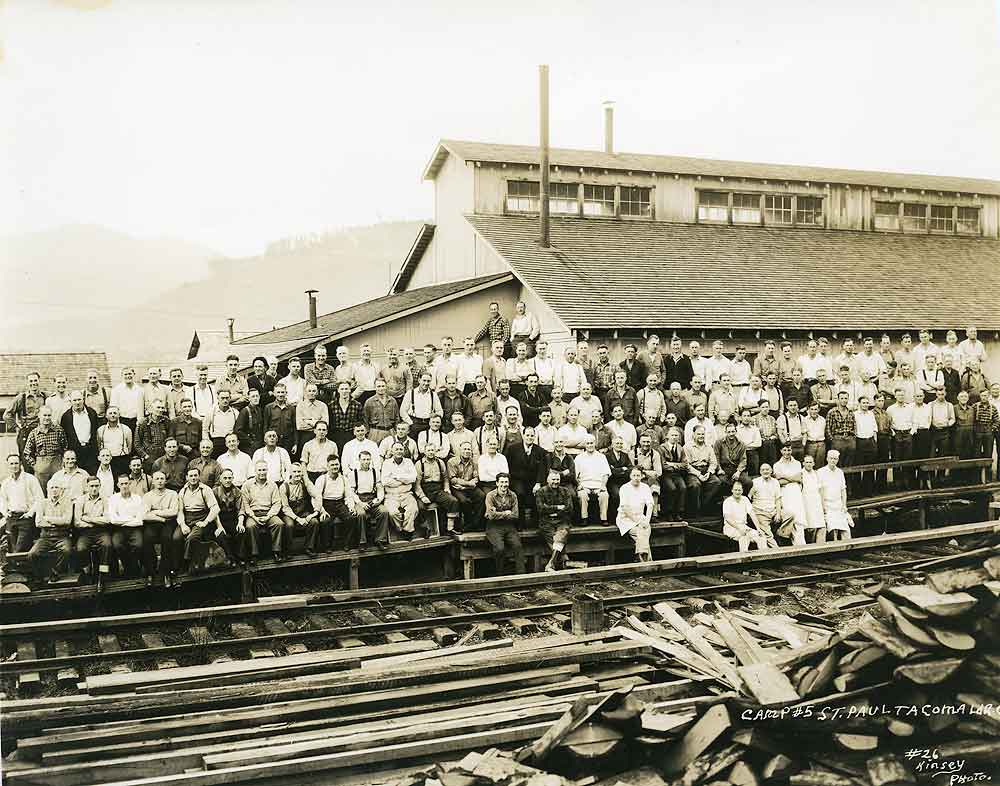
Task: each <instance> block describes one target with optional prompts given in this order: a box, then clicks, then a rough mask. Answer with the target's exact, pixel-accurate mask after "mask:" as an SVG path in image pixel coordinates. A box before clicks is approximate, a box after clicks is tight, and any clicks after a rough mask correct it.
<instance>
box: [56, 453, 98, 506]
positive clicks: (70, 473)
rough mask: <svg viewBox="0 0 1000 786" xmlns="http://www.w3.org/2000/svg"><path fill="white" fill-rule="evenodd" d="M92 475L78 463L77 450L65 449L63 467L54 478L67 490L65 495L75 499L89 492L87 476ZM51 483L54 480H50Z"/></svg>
mask: <svg viewBox="0 0 1000 786" xmlns="http://www.w3.org/2000/svg"><path fill="white" fill-rule="evenodd" d="M88 477H90V476H89V475H88V474H87V472H86V470H83V469H81V468H80V467H79V466H77V463H76V451H75V450H64V451H63V455H62V469H61V470H59V471H58V472H56V474H55V475H53V476H52V480H54V481H56V482H58V483H59V484H60V485H61V486H62V487H63V489H64V490H65V495H64V496H67V497H69V498H70V500H73V501H75V500H76V499H78V498H80V497H82V496H83V495H84V494H85V493H86V492H87V478H88ZM49 482H50V483H51V482H52V481H49Z"/></svg>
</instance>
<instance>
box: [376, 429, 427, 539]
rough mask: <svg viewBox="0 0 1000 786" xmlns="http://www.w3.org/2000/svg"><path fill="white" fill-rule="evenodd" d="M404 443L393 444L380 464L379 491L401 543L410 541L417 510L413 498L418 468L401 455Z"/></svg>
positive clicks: (384, 509) (384, 507) (385, 510)
mask: <svg viewBox="0 0 1000 786" xmlns="http://www.w3.org/2000/svg"><path fill="white" fill-rule="evenodd" d="M404 451H405V445H404V443H403V442H394V443H393V444H392V447H391V448H390V449H389V458H388V459H387V460H386V461H385V462H383V463H382V488H383V489H384V490H385V502H384V503H383V505H382V508H383V511H384V512H385V514H386V515H387V516H389V517H390V518H391V519H392V521H393V523H395V525H396V527H397V528H398V529H399V534H400V536H402V538H403V539H404V540H412V539H413V534H414V530H415V527H416V522H417V513H418V512H419V510H420V508H419V506H418V505H417V498H416V497H414V496H413V484H414V483H416V482H417V468H416V467H415V466H414V464H413V462H412V461H411V460H410V459H409V458H407V457H406V455H404Z"/></svg>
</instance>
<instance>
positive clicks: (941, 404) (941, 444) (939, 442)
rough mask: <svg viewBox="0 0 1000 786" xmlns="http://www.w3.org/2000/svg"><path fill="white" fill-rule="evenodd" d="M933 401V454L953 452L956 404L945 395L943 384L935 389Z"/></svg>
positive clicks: (939, 454) (942, 454)
mask: <svg viewBox="0 0 1000 786" xmlns="http://www.w3.org/2000/svg"><path fill="white" fill-rule="evenodd" d="M934 393H935V398H934V401H932V402H931V456H932V457H936V456H947V455H950V454H951V446H952V439H951V437H952V433H953V432H954V430H955V405H954V404H952V403H951V402H950V401H948V400H947V398H946V397H945V394H946V391H945V388H944V386H943V385H940V386H938V388H937V390H935V391H934Z"/></svg>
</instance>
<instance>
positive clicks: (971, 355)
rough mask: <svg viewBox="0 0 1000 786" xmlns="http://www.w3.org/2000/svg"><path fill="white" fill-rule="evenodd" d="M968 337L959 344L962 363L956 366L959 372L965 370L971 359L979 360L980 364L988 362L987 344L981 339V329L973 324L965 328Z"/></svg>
mask: <svg viewBox="0 0 1000 786" xmlns="http://www.w3.org/2000/svg"><path fill="white" fill-rule="evenodd" d="M965 336H966V338H965V339H964V340H963V341H962V343H961V344H959V345H958V352H959V358H960V359H961V361H962V362H961V365H960V366H956V368H958V370H959V372H962V371H964V370H965V369H966V368H968V366H969V361H970V360H978V361H979V365H980V366H982V365H983V364H984V363H986V345H985V344H983V342H982V341H980V340H979V331H978V330H976V328H975V327H974V326H972V325H970V326H969V327H967V328H966V329H965Z"/></svg>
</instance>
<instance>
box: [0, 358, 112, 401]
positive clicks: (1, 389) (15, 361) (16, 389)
mask: <svg viewBox="0 0 1000 786" xmlns="http://www.w3.org/2000/svg"><path fill="white" fill-rule="evenodd" d="M92 368H96V369H97V378H98V380H100V383H101V384H102V385H104V386H108V385H110V384H111V376H110V374H109V373H108V358H107V355H105V354H104V353H103V352H40V353H30V352H24V353H17V354H7V355H0V396H13V395H16V394H17V393H20V392H21V391H22V390H23V389H24V378H25V377H26V376H27V375H28V374H30V373H31V372H32V371H37V372H38V373H39V374H40V375H41V382H42V384H41V388H42V390H44V391H45V392H46V393H52V391H53V390H55V387H54V385H53V379H54V378H55V376H56V374H65V375H66V379H67V385H66V389H67V390H73V389H74V388H82V387H83V386H84V385H85V384H86V382H87V371H89V370H90V369H92Z"/></svg>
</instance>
